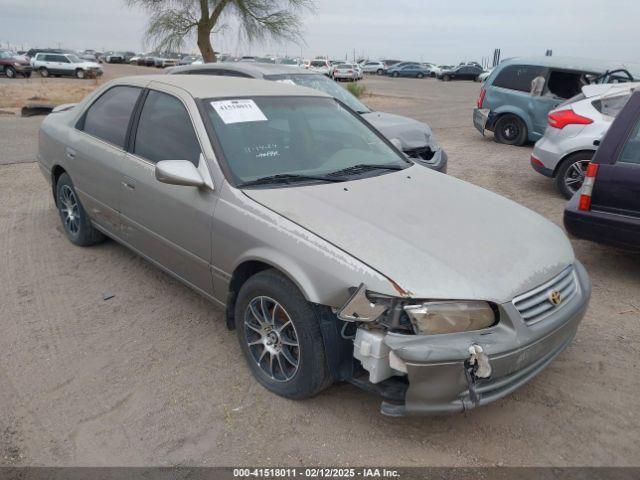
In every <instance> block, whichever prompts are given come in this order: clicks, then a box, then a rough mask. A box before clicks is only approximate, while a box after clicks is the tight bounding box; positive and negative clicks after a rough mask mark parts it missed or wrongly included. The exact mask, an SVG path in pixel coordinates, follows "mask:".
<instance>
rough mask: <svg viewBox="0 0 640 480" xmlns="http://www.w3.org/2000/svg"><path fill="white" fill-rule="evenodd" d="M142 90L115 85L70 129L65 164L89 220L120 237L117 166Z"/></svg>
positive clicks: (118, 168) (118, 173)
mask: <svg viewBox="0 0 640 480" xmlns="http://www.w3.org/2000/svg"><path fill="white" fill-rule="evenodd" d="M141 93H142V88H140V87H132V86H128V85H118V86H115V87H112V88H110V89H109V90H107V91H106V92H104V93H103V94H102V95H101V96H100V97H99V98H98V99H97V100H95V101H94V102H93V103H92V104H91V106H90V107H89V108H88V109H87V110H86V112H85V113H84V114H83V115H82V117H81V118H80V120H79V121H78V123H77V124H76V128H75V129H73V130H71V133H70V138H69V147H67V148H66V152H65V155H66V159H65V163H66V166H67V170H68V172H69V174H70V175H71V179H72V181H73V183H74V186H75V187H76V190H77V191H78V195H79V196H80V201H81V202H82V204H83V205H84V207H85V208H86V209H87V211H88V212H89V215H90V216H91V218H92V219H93V220H94V221H95V222H97V223H98V224H99V225H100V226H102V227H103V228H104V229H106V230H107V231H109V232H112V233H114V234H116V235H120V232H119V230H120V225H121V224H120V214H119V210H120V194H121V185H120V182H121V178H120V175H121V174H120V167H121V165H120V164H121V162H122V159H123V157H124V155H125V151H124V148H125V144H126V137H127V133H128V128H129V124H130V122H131V117H132V114H133V111H134V109H135V106H136V102H137V101H138V98H139V97H140V94H141Z"/></svg>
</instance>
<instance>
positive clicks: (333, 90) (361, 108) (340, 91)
mask: <svg viewBox="0 0 640 480" xmlns="http://www.w3.org/2000/svg"><path fill="white" fill-rule="evenodd" d="M264 79H265V80H275V81H277V82H286V83H291V82H293V83H295V84H296V85H299V86H301V87H307V88H313V89H314V90H320V91H321V92H324V93H326V94H329V95H331V96H332V97H334V98H337V99H338V100H340V101H341V102H342V103H344V104H346V105H347V106H348V107H349V108H351V109H352V110H355V111H356V112H358V113H369V112H370V111H371V110H369V108H367V106H366V105H364V104H363V103H362V102H361V101H360V100H358V99H357V98H356V97H354V96H353V95H352V94H351V93H349V92H348V91H347V90H345V89H344V88H342V87H341V86H340V85H338V84H337V83H336V82H334V81H333V80H331V79H329V78H328V77H325V76H324V75H310V74H308V73H283V74H281V75H265V76H264Z"/></svg>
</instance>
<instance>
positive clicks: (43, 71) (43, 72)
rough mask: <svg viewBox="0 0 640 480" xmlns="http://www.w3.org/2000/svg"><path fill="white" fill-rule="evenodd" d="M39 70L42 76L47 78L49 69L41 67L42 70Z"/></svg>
mask: <svg viewBox="0 0 640 480" xmlns="http://www.w3.org/2000/svg"><path fill="white" fill-rule="evenodd" d="M38 72H40V76H41V77H44V78H47V77H48V76H49V70H47V69H46V68H45V67H40V70H38Z"/></svg>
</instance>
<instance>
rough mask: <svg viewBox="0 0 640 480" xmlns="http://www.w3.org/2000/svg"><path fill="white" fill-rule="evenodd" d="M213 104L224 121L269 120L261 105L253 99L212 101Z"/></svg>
mask: <svg viewBox="0 0 640 480" xmlns="http://www.w3.org/2000/svg"><path fill="white" fill-rule="evenodd" d="M211 106H212V107H213V108H214V110H215V111H216V112H217V113H218V115H220V118H221V119H222V121H223V122H224V123H242V122H264V121H266V120H267V117H265V116H264V113H262V110H260V107H258V105H256V102H254V101H253V100H251V99H246V100H240V99H239V100H220V101H217V102H211Z"/></svg>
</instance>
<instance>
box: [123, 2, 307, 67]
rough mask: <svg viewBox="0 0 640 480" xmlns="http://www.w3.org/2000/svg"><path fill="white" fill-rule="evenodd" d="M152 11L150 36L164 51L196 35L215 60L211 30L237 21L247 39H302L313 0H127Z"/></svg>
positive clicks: (202, 48) (202, 49) (206, 54)
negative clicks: (303, 18) (306, 13)
mask: <svg viewBox="0 0 640 480" xmlns="http://www.w3.org/2000/svg"><path fill="white" fill-rule="evenodd" d="M125 1H126V3H127V4H128V5H129V6H138V7H141V8H143V9H144V10H146V11H147V12H149V14H150V19H149V23H148V25H147V31H146V34H145V37H146V40H147V41H148V42H149V43H151V44H153V45H154V46H155V47H156V48H158V49H159V50H163V51H178V50H180V49H181V48H182V47H183V46H184V45H185V43H186V40H187V39H188V38H189V37H191V36H192V35H194V34H195V35H196V38H197V43H198V48H199V49H200V53H201V54H202V58H203V59H204V61H205V62H215V61H216V54H215V51H214V50H213V46H212V45H211V34H212V33H214V32H217V31H221V30H222V29H224V28H227V27H228V26H229V25H228V24H227V23H225V21H226V20H233V21H234V24H235V23H237V25H238V27H239V29H240V31H239V33H240V34H241V35H242V36H243V37H244V38H245V39H246V40H247V41H254V40H264V39H266V38H272V39H283V40H292V41H296V40H299V39H300V38H301V37H300V26H301V21H300V16H299V13H300V11H301V10H304V9H313V0H125Z"/></svg>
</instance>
